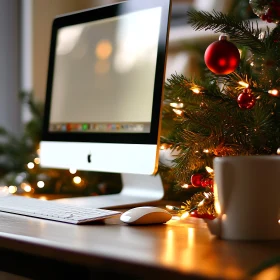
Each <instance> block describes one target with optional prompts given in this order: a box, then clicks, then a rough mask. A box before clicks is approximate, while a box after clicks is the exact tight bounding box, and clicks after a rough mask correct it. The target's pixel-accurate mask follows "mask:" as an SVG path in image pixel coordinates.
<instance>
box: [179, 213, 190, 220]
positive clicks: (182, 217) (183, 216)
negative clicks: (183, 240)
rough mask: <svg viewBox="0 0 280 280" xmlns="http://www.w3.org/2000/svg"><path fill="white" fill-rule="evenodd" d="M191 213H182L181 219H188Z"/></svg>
mask: <svg viewBox="0 0 280 280" xmlns="http://www.w3.org/2000/svg"><path fill="white" fill-rule="evenodd" d="M189 215H190V213H189V212H185V213H183V214H182V216H181V220H183V219H186V218H187V217H189Z"/></svg>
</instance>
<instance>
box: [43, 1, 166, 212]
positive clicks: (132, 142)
mask: <svg viewBox="0 0 280 280" xmlns="http://www.w3.org/2000/svg"><path fill="white" fill-rule="evenodd" d="M170 5H171V0H149V1H148V0H130V1H126V2H121V3H117V4H113V5H109V6H104V7H98V8H94V9H88V10H82V11H78V12H75V13H70V14H64V15H62V16H58V17H56V18H55V19H54V21H53V25H52V35H51V44H50V54H49V68H48V79H47V90H46V100H45V111H44V121H43V134H42V140H41V142H40V159H41V166H42V167H48V168H58V169H70V168H75V169H77V170H88V171H98V172H113V173H120V174H121V179H122V183H123V186H122V190H121V192H120V193H118V194H109V195H100V196H94V197H76V198H70V199H66V198H65V199H60V200H61V201H62V202H66V203H68V202H69V203H71V204H74V205H81V206H91V207H95V208H115V207H123V206H133V205H144V204H148V203H152V202H153V201H158V200H160V199H161V198H162V197H163V195H164V188H163V184H162V181H161V178H160V176H159V175H157V167H158V158H159V140H160V126H161V105H162V101H163V88H164V75H165V63H166V54H167V42H168V31H169V21H170V9H171V7H170Z"/></svg>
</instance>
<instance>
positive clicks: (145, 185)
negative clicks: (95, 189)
mask: <svg viewBox="0 0 280 280" xmlns="http://www.w3.org/2000/svg"><path fill="white" fill-rule="evenodd" d="M121 179H122V183H123V187H122V190H121V192H120V193H118V194H107V195H106V194H105V195H99V196H88V197H76V198H62V199H57V201H59V202H62V203H66V204H71V205H76V206H80V207H92V208H106V209H113V208H126V207H136V206H141V205H152V204H153V203H155V202H158V201H160V200H161V199H162V198H163V196H164V188H163V184H162V180H161V177H160V175H159V174H157V175H141V174H121Z"/></svg>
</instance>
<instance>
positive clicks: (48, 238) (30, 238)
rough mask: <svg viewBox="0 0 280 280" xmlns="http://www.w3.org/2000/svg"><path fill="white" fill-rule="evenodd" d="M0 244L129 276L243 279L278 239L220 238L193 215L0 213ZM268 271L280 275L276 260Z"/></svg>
mask: <svg viewBox="0 0 280 280" xmlns="http://www.w3.org/2000/svg"><path fill="white" fill-rule="evenodd" d="M0 247H1V249H2V250H6V249H8V250H10V251H16V252H22V253H26V254H29V255H34V256H37V257H46V258H50V259H54V260H58V261H64V262H67V263H71V264H77V265H83V266H87V267H92V268H93V269H94V267H97V266H99V267H100V266H103V267H104V268H105V267H107V268H108V269H110V270H112V271H115V272H118V271H120V272H121V271H122V272H123V271H125V272H126V274H127V275H130V276H131V277H130V279H133V277H134V276H135V277H136V276H137V277H140V279H152V278H153V279H154V278H161V279H170V277H171V278H173V279H172V280H174V279H247V278H246V277H247V275H248V273H249V272H250V271H251V270H252V269H255V268H256V267H258V266H259V265H261V264H262V263H263V262H265V261H267V260H270V259H272V258H275V257H276V256H279V255H280V241H270V242H238V241H224V240H219V239H217V238H216V237H214V236H212V235H211V234H210V232H209V230H208V228H207V226H206V224H205V223H204V221H203V220H201V219H196V218H188V219H186V220H183V221H176V220H170V221H169V222H168V223H166V224H163V225H152V226H129V225H126V224H124V223H122V222H120V221H119V217H118V216H116V217H114V218H109V219H107V220H105V221H104V222H99V223H92V224H88V225H79V226H77V225H71V224H66V223H59V222H53V221H47V220H42V219H35V218H29V217H24V216H18V215H12V214H8V213H0ZM5 252H6V251H5ZM4 257H5V256H3V255H1V256H0V258H1V260H2V259H3V258H4ZM15 266H16V264H15ZM30 266H32V264H30ZM273 275H274V276H273V277H279V278H270V279H280V276H279V275H280V272H279V266H278V267H277V270H275V269H274V272H273ZM188 276H189V277H188ZM195 276H197V278H195ZM137 277H136V278H137ZM136 278H135V279H136ZM137 279H138V278H137ZM254 279H265V278H259V277H256V278H254Z"/></svg>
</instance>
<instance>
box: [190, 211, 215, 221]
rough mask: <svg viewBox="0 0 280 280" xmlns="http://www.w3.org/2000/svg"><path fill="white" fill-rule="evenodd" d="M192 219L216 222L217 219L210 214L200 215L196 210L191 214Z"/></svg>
mask: <svg viewBox="0 0 280 280" xmlns="http://www.w3.org/2000/svg"><path fill="white" fill-rule="evenodd" d="M190 217H194V218H202V219H209V220H214V219H215V218H216V217H215V216H213V215H210V214H207V213H205V214H199V213H198V212H197V210H194V211H192V212H191V213H190Z"/></svg>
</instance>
